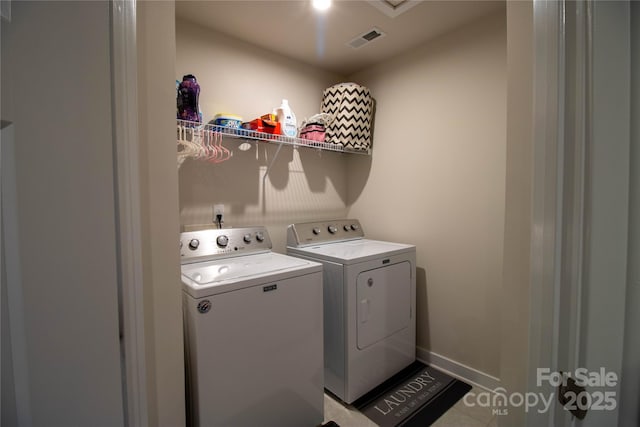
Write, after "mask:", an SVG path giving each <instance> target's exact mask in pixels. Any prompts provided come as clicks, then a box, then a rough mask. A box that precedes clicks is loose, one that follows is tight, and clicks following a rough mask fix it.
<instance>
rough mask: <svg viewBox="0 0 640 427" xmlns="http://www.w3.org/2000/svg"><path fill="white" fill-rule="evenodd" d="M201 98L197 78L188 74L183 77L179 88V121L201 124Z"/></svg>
mask: <svg viewBox="0 0 640 427" xmlns="http://www.w3.org/2000/svg"><path fill="white" fill-rule="evenodd" d="M199 98H200V85H199V84H198V82H197V81H196V76H194V75H193V74H187V75H186V76H184V77H182V82H181V83H180V85H179V86H178V119H180V120H189V121H192V122H198V123H200V122H201V120H200V114H199V113H198V111H199V109H198V99H199Z"/></svg>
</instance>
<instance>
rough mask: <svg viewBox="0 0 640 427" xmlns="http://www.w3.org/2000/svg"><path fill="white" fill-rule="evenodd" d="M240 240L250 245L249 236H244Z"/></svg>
mask: <svg viewBox="0 0 640 427" xmlns="http://www.w3.org/2000/svg"><path fill="white" fill-rule="evenodd" d="M242 240H244V242H245V243H251V234H245V235H244V237H243V238H242Z"/></svg>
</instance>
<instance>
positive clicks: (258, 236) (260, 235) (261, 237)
mask: <svg viewBox="0 0 640 427" xmlns="http://www.w3.org/2000/svg"><path fill="white" fill-rule="evenodd" d="M256 240H257V241H258V242H264V234H263V233H262V231H258V232H257V233H256Z"/></svg>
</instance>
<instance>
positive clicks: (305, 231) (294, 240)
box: [287, 219, 364, 247]
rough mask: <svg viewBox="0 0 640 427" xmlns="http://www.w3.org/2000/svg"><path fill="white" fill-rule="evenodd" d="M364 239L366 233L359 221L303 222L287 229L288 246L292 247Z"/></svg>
mask: <svg viewBox="0 0 640 427" xmlns="http://www.w3.org/2000/svg"><path fill="white" fill-rule="evenodd" d="M362 238H364V231H363V230H362V226H361V225H360V221H358V220H357V219H338V220H332V221H322V222H303V223H297V224H291V225H290V226H289V227H288V228H287V246H292V247H298V246H307V245H314V244H318V243H327V242H336V241H344V240H353V239H362Z"/></svg>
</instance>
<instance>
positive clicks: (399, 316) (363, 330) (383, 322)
mask: <svg viewBox="0 0 640 427" xmlns="http://www.w3.org/2000/svg"><path fill="white" fill-rule="evenodd" d="M356 295H357V301H358V308H357V312H358V333H357V335H358V349H360V350H363V349H365V348H367V347H369V346H370V345H373V344H375V343H377V342H378V341H380V340H383V339H385V338H387V337H389V336H391V335H393V334H394V333H396V332H398V331H400V330H402V329H404V328H406V327H408V326H409V322H410V320H411V264H410V263H409V262H406V261H405V262H401V263H398V264H393V265H388V266H385V267H380V268H376V269H374V270H369V271H363V272H361V273H360V274H359V275H358V279H357V282H356Z"/></svg>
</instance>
